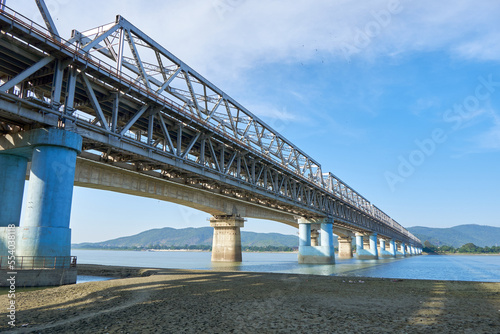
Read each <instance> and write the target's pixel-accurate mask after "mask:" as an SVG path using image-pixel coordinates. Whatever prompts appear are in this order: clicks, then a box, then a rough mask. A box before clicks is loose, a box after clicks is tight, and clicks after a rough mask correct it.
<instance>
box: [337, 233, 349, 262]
mask: <svg viewBox="0 0 500 334" xmlns="http://www.w3.org/2000/svg"><path fill="white" fill-rule="evenodd" d="M338 242H339V257H340V258H344V259H351V258H352V238H351V237H340V236H339V238H338Z"/></svg>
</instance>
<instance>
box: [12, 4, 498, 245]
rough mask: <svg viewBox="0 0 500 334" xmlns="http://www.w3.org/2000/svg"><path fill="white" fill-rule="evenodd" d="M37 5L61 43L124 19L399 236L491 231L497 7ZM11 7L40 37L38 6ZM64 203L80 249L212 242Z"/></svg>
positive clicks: (81, 201) (121, 202) (126, 212)
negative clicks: (145, 239)
mask: <svg viewBox="0 0 500 334" xmlns="http://www.w3.org/2000/svg"><path fill="white" fill-rule="evenodd" d="M46 3H47V5H48V7H49V9H50V11H51V14H52V17H53V19H54V21H55V24H56V27H57V29H58V31H59V33H60V35H62V36H63V37H66V38H68V37H69V36H70V34H71V30H72V29H77V30H80V31H83V30H87V29H90V28H94V27H97V26H100V25H103V24H105V23H109V22H113V21H114V20H115V16H116V15H117V14H120V15H122V16H123V17H125V18H126V19H127V20H128V21H130V22H132V23H133V24H134V25H135V26H136V27H138V28H139V29H141V30H142V31H143V32H144V33H146V34H147V35H149V36H150V37H151V38H153V39H154V40H156V41H157V42H158V43H160V44H161V45H163V46H164V47H165V48H166V49H167V50H169V51H170V52H172V53H173V54H174V55H176V56H177V57H179V58H180V59H182V60H183V61H184V62H185V63H187V64H188V65H189V66H190V67H192V68H194V69H195V70H196V71H197V72H198V73H200V74H201V75H203V76H204V77H205V78H207V79H208V80H210V81H211V82H212V83H213V84H215V85H216V86H218V87H219V88H220V89H222V90H223V91H224V92H225V93H227V94H228V95H229V96H231V97H233V98H234V99H236V100H237V101H238V102H240V104H242V105H243V106H245V107H246V108H247V109H249V110H250V111H251V112H252V113H254V114H256V115H257V116H259V117H260V118H261V119H263V120H264V121H265V122H266V123H267V124H269V125H271V126H272V127H273V128H274V129H276V130H277V131H278V132H280V133H281V134H282V135H284V136H285V137H287V138H288V139H289V140H290V141H291V142H292V143H294V144H295V145H296V146H298V147H299V148H301V149H302V150H303V151H305V152H306V153H307V154H309V155H310V156H311V157H313V158H314V159H315V160H317V161H318V162H319V163H320V164H321V166H322V170H323V172H328V171H329V172H332V173H334V174H335V175H337V176H338V177H340V178H341V179H342V180H343V181H345V182H346V183H347V184H349V185H350V186H351V187H352V188H354V189H355V190H356V191H358V192H359V193H360V194H361V195H363V196H364V197H365V198H367V199H368V200H370V201H371V202H372V203H373V204H375V205H377V206H378V207H379V208H380V209H382V210H383V211H384V212H386V213H387V214H388V215H389V216H391V217H392V218H394V219H395V220H396V221H397V222H399V223H400V224H401V225H402V226H404V227H411V226H428V227H440V228H444V227H451V226H456V225H462V224H482V225H491V226H497V227H500V218H499V213H500V212H499V211H500V203H499V199H500V196H499V195H500V177H499V167H500V67H499V65H500V21H498V17H499V16H500V2H498V1H494V0H490V1H488V0H484V1H467V0H454V1H449V0H442V1H432V0H422V1H415V0H414V1H410V0H396V1H392V0H391V1H389V0H370V1H346V0H314V1H311V0H294V1H284V0H283V1H278V0H266V1H258V0H213V1H212V0H192V1H181V0H170V1H160V0H149V1H131V0H119V1H118V0H107V1H95V0H87V1H78V2H77V1H70V0H52V1H49V0H46ZM7 5H8V6H11V7H12V8H13V9H14V10H16V11H18V12H20V13H22V14H23V15H25V16H27V17H28V18H31V19H33V20H35V21H38V22H42V21H41V16H40V14H39V13H38V10H37V8H36V5H35V1H34V0H15V1H13V0H10V1H9V0H7ZM73 196H74V197H73V207H72V215H71V228H72V242H74V243H78V242H97V241H103V240H108V239H112V238H116V237H120V236H126V235H132V234H135V233H138V232H141V231H144V230H147V229H151V228H161V227H175V228H184V227H201V226H209V222H208V218H209V215H208V214H206V213H203V212H199V211H195V210H193V209H189V208H186V207H182V206H179V205H176V204H172V203H168V202H162V201H158V200H153V199H146V198H139V197H133V196H129V195H123V194H117V193H111V192H106V191H99V190H93V189H84V188H79V187H75V190H74V195H73ZM244 230H245V231H255V232H279V233H285V234H296V233H297V232H296V230H295V229H294V228H292V227H289V226H286V225H284V224H280V223H277V222H272V221H263V220H255V219H249V220H248V221H247V222H246V223H245V228H244Z"/></svg>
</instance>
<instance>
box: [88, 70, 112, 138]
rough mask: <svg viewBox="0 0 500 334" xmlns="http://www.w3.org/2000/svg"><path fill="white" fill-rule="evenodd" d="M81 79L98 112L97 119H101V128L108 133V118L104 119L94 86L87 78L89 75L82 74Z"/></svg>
mask: <svg viewBox="0 0 500 334" xmlns="http://www.w3.org/2000/svg"><path fill="white" fill-rule="evenodd" d="M81 78H82V80H83V83H84V86H85V89H86V91H87V95H88V97H89V100H90V103H91V104H92V107H93V108H94V110H95V111H96V114H97V118H99V122H101V126H102V127H103V128H104V129H106V131H109V126H108V122H107V121H106V118H105V117H104V113H103V112H102V109H101V106H100V105H99V101H98V100H97V97H96V96H95V93H94V89H93V88H92V84H91V83H90V81H89V79H88V78H87V75H86V74H85V73H83V72H82V74H81Z"/></svg>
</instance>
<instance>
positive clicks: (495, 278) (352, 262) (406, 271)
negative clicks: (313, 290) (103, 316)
mask: <svg viewBox="0 0 500 334" xmlns="http://www.w3.org/2000/svg"><path fill="white" fill-rule="evenodd" d="M72 255H75V256H77V257H78V263H82V264H83V263H86V264H102V265H114V266H129V267H149V268H175V269H202V270H234V271H251V272H269V273H293V274H313V275H327V276H358V277H380V278H395V279H396V278H397V279H399V278H401V279H430V280H450V281H481V282H500V255H420V256H412V257H407V258H404V259H403V258H400V259H381V260H362V261H360V260H356V259H336V264H335V265H305V264H298V263H297V254H296V253H243V262H242V263H241V264H226V263H212V262H211V261H210V256H211V254H210V252H183V251H173V252H145V251H142V252H141V251H106V250H81V249H74V250H72ZM97 279H102V278H96V277H94V278H93V277H87V276H85V277H84V276H79V279H78V281H79V282H84V281H91V280H97Z"/></svg>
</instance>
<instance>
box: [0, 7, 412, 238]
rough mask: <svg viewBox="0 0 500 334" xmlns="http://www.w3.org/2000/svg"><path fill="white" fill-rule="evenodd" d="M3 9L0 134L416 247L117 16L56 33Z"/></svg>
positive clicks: (366, 203) (385, 219)
mask: <svg viewBox="0 0 500 334" xmlns="http://www.w3.org/2000/svg"><path fill="white" fill-rule="evenodd" d="M37 4H38V5H39V8H40V10H41V12H42V13H43V15H42V16H43V18H44V20H45V22H46V25H47V28H45V27H42V26H40V25H38V24H36V23H34V22H32V21H30V20H29V19H27V18H26V17H24V16H22V15H21V14H19V13H17V12H15V11H13V10H12V9H10V8H8V7H6V6H5V7H3V9H1V10H0V14H1V15H0V25H1V30H2V31H1V35H0V37H1V38H0V74H1V75H2V76H1V78H0V79H1V86H0V109H1V110H2V111H0V127H1V128H0V131H2V132H3V133H8V132H12V131H17V130H19V129H26V128H27V127H33V126H37V124H39V125H44V126H45V125H57V126H59V127H64V128H66V129H68V130H72V131H77V132H79V133H80V134H81V135H82V136H83V137H84V145H85V146H84V149H85V150H86V153H84V154H83V156H84V157H89V158H92V159H96V154H97V155H98V156H99V160H100V161H105V162H107V163H118V162H121V163H123V162H125V163H127V164H130V165H133V166H135V168H136V170H137V171H140V172H144V173H149V174H150V175H155V176H157V177H162V178H167V179H169V180H174V181H177V182H180V183H183V184H186V186H192V187H198V188H202V189H205V190H208V191H213V192H216V193H218V194H222V195H225V196H229V197H232V198H238V199H241V200H245V201H249V202H252V203H255V204H258V205H264V206H267V207H270V208H273V209H276V210H281V211H284V212H288V213H291V214H294V215H298V216H306V217H326V216H329V217H333V218H334V219H335V222H336V224H338V225H343V226H348V227H349V228H351V229H353V230H356V231H374V232H378V233H380V234H382V235H385V236H387V237H394V238H397V239H399V240H402V241H405V242H410V243H412V244H416V245H418V244H420V241H419V240H418V239H417V238H416V237H415V236H413V235H412V234H411V233H409V232H408V231H407V230H406V229H404V228H403V227H402V226H401V225H399V224H398V223H397V222H395V221H394V220H393V219H392V218H390V217H389V216H388V215H387V214H385V213H384V212H383V211H381V210H380V209H378V208H377V207H376V206H374V205H373V204H371V203H370V202H369V201H368V200H367V199H365V198H364V197H363V196H361V195H360V194H359V193H357V192H356V191H355V190H353V189H352V188H351V187H349V186H348V185H347V184H346V183H345V182H343V181H342V180H340V179H339V178H338V177H336V176H335V175H333V174H332V173H323V171H322V169H321V165H320V164H319V163H318V162H317V161H315V160H314V159H312V158H311V157H310V156H309V155H307V154H306V153H305V152H303V151H302V150H300V149H299V148H298V147H296V146H295V145H294V144H292V143H291V142H290V141H289V140H288V139H286V138H285V137H283V136H282V135H281V134H279V133H278V132H276V131H275V130H273V129H272V128H271V127H270V126H268V125H267V124H266V123H264V122H263V121H262V120H260V119H259V118H258V117H256V116H255V115H253V114H252V113H251V112H250V111H248V110H247V109H245V108H244V107H243V106H241V105H240V104H239V103H238V102H236V101H235V100H234V99H232V98H231V97H229V96H228V95H227V94H225V93H224V92H223V91H222V90H220V89H219V88H217V87H215V86H214V85H213V84H212V83H210V82H209V81H208V80H207V79H205V78H204V77H203V76H201V75H200V74H199V73H197V72H196V71H194V70H193V69H192V68H190V67H189V66H187V65H186V64H185V63H183V62H182V61H181V60H180V59H178V58H177V57H175V56H174V55H173V54H171V53H170V52H169V51H168V50H166V49H165V48H164V47H162V46H161V45H159V44H158V43H157V42H155V41H154V40H152V39H151V38H150V37H148V36H147V35H146V34H144V33H143V32H142V31H141V30H139V29H138V28H136V27H135V26H134V25H133V24H131V23H130V22H128V21H127V20H125V19H124V18H123V17H121V16H117V17H116V20H115V22H113V23H110V24H106V25H103V26H100V27H97V28H94V29H91V30H87V31H83V32H79V31H76V30H74V31H73V32H72V36H71V39H70V40H65V39H63V38H61V37H60V36H59V35H58V32H57V29H56V28H55V26H54V24H53V22H52V20H51V18H50V14H49V13H48V11H47V9H46V7H45V4H44V3H43V1H37Z"/></svg>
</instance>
